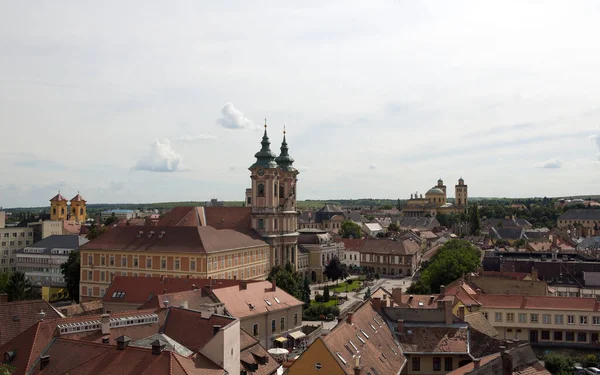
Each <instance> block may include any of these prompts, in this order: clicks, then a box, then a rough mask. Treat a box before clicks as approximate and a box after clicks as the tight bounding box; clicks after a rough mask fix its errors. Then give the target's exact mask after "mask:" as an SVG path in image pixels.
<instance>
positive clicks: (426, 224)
mask: <svg viewBox="0 0 600 375" xmlns="http://www.w3.org/2000/svg"><path fill="white" fill-rule="evenodd" d="M397 224H398V227H399V228H400V231H401V232H404V231H409V230H418V231H425V230H433V229H434V228H436V227H439V226H440V222H439V221H438V219H436V218H435V216H432V217H410V216H402V217H400V218H399V219H398V223H397Z"/></svg>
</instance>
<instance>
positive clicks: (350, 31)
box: [0, 0, 600, 207]
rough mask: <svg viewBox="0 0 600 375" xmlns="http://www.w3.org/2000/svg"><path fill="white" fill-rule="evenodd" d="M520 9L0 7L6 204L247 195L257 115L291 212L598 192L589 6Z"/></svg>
mask: <svg viewBox="0 0 600 375" xmlns="http://www.w3.org/2000/svg"><path fill="white" fill-rule="evenodd" d="M293 3H296V4H295V5H292V4H293ZM322 3H327V5H322ZM525 3H526V2H523V1H514V2H511V1H504V0H503V1H497V2H491V1H485V2H482V1H465V2H463V1H452V2H446V1H439V2H416V1H402V0H396V1H385V2H380V1H368V2H367V1H356V2H353V1H347V0H344V1H337V2H336V1H327V2H322V1H307V0H303V1H297V2H292V1H285V2H284V1H258V0H257V1H212V2H209V1H173V2H158V1H150V2H148V1H125V2H124V1H103V2H96V1H81V0H77V1H52V2H35V3H33V4H32V3H31V2H15V1H8V0H7V1H2V0H0V14H1V15H2V16H0V18H1V22H0V127H1V133H2V138H1V139H2V147H1V148H0V175H1V176H2V177H1V178H0V206H4V207H14V206H38V205H45V204H48V199H49V198H51V197H52V196H53V195H54V194H55V192H56V191H57V190H58V189H60V191H61V192H62V193H63V194H64V195H65V196H67V198H71V197H72V196H74V195H75V194H76V193H77V191H80V192H81V194H82V195H83V196H84V197H85V198H86V199H87V200H88V202H90V203H100V202H114V203H116V202H158V201H186V200H200V201H202V200H208V199H210V198H213V197H216V198H219V199H222V200H242V199H243V196H244V189H245V188H246V187H247V186H248V185H249V178H248V176H249V172H248V170H247V168H248V166H250V165H251V164H252V163H253V162H254V158H253V155H254V153H255V152H256V151H258V149H259V147H260V140H261V135H262V134H261V130H262V125H263V123H264V118H265V117H266V118H267V119H268V126H269V127H268V130H269V135H270V137H271V141H272V148H273V149H276V150H277V151H279V146H280V143H281V138H282V130H283V126H284V125H286V127H287V130H288V143H289V146H290V154H291V155H292V156H293V157H294V158H295V159H296V163H295V165H296V166H297V168H298V169H299V170H300V171H301V174H300V176H299V186H298V194H299V198H300V199H311V198H312V199H327V198H363V197H375V198H377V197H378V198H393V199H395V198H399V197H400V198H407V197H408V196H409V195H410V193H412V192H415V191H417V190H418V191H419V192H424V191H425V190H427V189H428V188H429V187H431V186H432V185H433V184H435V182H436V180H437V179H438V178H439V177H442V178H443V179H444V180H445V182H446V184H447V185H449V186H451V185H454V184H455V183H456V180H457V179H458V178H459V177H460V176H462V177H463V178H464V179H465V181H466V183H467V184H468V185H469V193H470V195H471V196H511V197H526V196H562V195H576V194H598V193H600V191H599V190H598V186H600V104H599V102H598V98H599V97H600V74H598V66H600V49H598V48H597V46H598V35H600V23H598V22H597V20H598V19H599V17H600V8H599V7H598V4H597V2H596V1H570V2H565V1H558V2H551V1H543V2H542V1H531V2H527V4H525ZM100 4H101V5H100ZM284 4H286V5H284Z"/></svg>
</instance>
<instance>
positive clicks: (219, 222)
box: [204, 207, 260, 238]
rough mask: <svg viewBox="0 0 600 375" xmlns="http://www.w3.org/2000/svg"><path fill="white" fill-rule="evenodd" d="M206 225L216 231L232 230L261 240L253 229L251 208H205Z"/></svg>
mask: <svg viewBox="0 0 600 375" xmlns="http://www.w3.org/2000/svg"><path fill="white" fill-rule="evenodd" d="M204 214H205V215H206V225H210V226H211V227H213V228H215V229H232V230H235V231H238V232H240V233H244V234H246V235H248V236H250V237H252V238H260V236H259V234H258V233H256V231H255V230H254V229H252V215H251V214H252V208H251V207H204Z"/></svg>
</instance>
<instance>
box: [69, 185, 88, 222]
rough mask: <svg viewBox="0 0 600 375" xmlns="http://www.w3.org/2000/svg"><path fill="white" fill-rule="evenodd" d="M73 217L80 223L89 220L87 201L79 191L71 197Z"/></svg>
mask: <svg viewBox="0 0 600 375" xmlns="http://www.w3.org/2000/svg"><path fill="white" fill-rule="evenodd" d="M71 217H72V218H73V219H75V221H77V222H80V223H83V222H85V221H86V220H87V207H86V201H85V199H83V197H82V196H81V195H80V194H79V192H77V195H76V196H74V197H73V198H72V199H71Z"/></svg>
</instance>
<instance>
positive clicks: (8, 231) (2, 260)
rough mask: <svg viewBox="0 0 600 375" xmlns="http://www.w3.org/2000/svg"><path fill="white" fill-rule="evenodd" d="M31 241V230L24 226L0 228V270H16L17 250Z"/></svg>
mask: <svg viewBox="0 0 600 375" xmlns="http://www.w3.org/2000/svg"><path fill="white" fill-rule="evenodd" d="M32 243H33V231H32V230H31V228H24V227H2V228H0V271H1V272H14V271H16V270H17V264H16V263H17V250H19V249H22V248H24V247H25V246H29V245H31V244H32Z"/></svg>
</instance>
